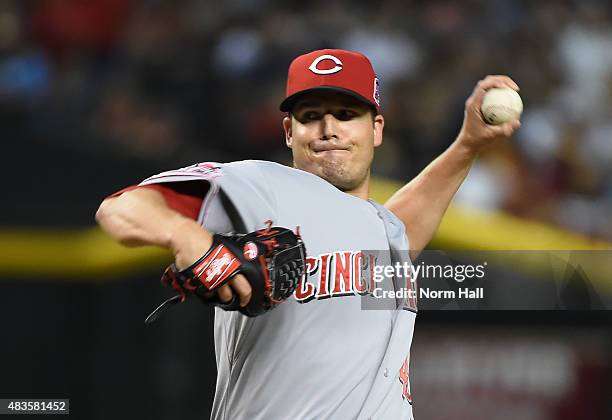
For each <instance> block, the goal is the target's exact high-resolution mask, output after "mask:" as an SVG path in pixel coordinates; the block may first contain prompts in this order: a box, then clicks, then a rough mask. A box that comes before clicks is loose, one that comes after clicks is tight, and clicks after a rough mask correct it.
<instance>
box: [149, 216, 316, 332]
mask: <svg viewBox="0 0 612 420" xmlns="http://www.w3.org/2000/svg"><path fill="white" fill-rule="evenodd" d="M305 268H306V248H305V246H304V242H303V241H302V239H301V237H300V235H299V232H298V233H294V232H293V231H291V230H290V229H287V228H283V227H278V226H271V223H269V225H268V227H267V228H265V229H260V230H257V231H255V232H251V233H248V234H224V235H221V234H215V235H213V243H212V245H211V247H210V249H209V250H208V251H207V252H206V253H205V254H204V255H203V256H202V257H201V258H200V259H198V260H197V261H196V262H194V263H193V264H191V265H190V266H189V267H187V268H185V269H183V270H179V269H178V268H177V267H176V266H175V265H174V264H171V265H170V266H169V267H168V268H166V271H165V272H164V275H163V276H162V279H161V281H162V284H164V285H165V286H170V287H172V288H174V289H175V290H176V291H178V292H179V294H178V295H176V296H174V297H172V298H170V299H168V300H166V301H165V302H163V303H162V304H161V305H160V306H159V307H158V308H157V309H155V310H154V311H153V312H152V313H151V314H150V315H149V316H148V317H147V319H146V320H145V322H146V323H151V322H153V321H155V320H156V319H157V318H158V317H159V315H160V313H161V312H162V311H163V310H164V308H166V307H167V306H168V305H170V304H175V303H181V302H184V301H185V299H186V298H187V297H189V296H192V295H195V296H198V297H199V298H200V299H201V300H202V301H203V302H205V303H209V304H214V305H217V306H219V307H221V308H222V309H225V310H228V311H240V312H241V313H243V314H244V315H247V316H250V317H254V316H258V315H261V314H263V313H265V312H267V311H269V310H271V309H272V308H274V307H275V306H276V305H277V304H279V303H281V302H283V301H284V300H286V299H287V298H289V297H290V296H291V295H292V294H293V292H294V291H295V288H296V287H297V285H298V282H299V281H300V279H301V278H302V276H303V275H304V272H305ZM239 273H240V274H243V275H244V276H245V277H246V279H247V280H248V281H249V283H250V285H251V289H252V295H251V300H250V301H249V303H248V304H247V305H246V306H245V307H240V305H239V299H238V295H237V294H236V293H234V297H233V299H232V301H231V302H229V303H225V304H224V303H221V302H220V301H219V300H218V298H217V294H216V293H213V294H212V296H213V297H211V293H210V292H214V291H215V290H216V289H218V288H219V287H221V286H223V285H224V284H225V283H227V282H228V281H230V280H231V279H232V278H233V277H234V276H235V275H236V274H239Z"/></svg>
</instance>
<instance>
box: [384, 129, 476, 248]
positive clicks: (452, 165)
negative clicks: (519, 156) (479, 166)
mask: <svg viewBox="0 0 612 420" xmlns="http://www.w3.org/2000/svg"><path fill="white" fill-rule="evenodd" d="M476 156H477V155H476V153H475V152H474V151H473V150H471V149H469V148H467V147H465V146H463V145H462V143H461V142H459V141H455V142H454V143H453V144H452V145H451V146H450V147H449V148H448V149H447V150H446V151H445V152H444V153H442V154H441V155H440V156H438V157H437V158H436V159H435V160H434V161H433V162H431V163H430V164H429V165H428V166H427V167H426V168H425V169H424V170H423V171H422V172H421V173H420V174H419V175H418V176H417V177H415V178H414V179H413V180H412V181H410V182H409V183H408V184H406V185H405V186H404V187H402V188H401V189H400V190H398V191H397V192H396V193H395V194H394V195H393V196H392V197H391V198H390V199H389V200H388V201H387V202H386V203H385V206H386V207H387V208H388V209H389V210H391V211H392V212H393V213H394V214H395V215H396V216H397V217H398V218H399V219H400V220H402V222H404V225H405V226H406V232H407V234H408V238H409V240H410V249H411V256H412V257H413V258H414V257H416V256H417V255H418V254H419V253H420V251H421V250H422V249H423V248H425V246H426V245H427V244H428V243H429V241H430V240H431V238H433V236H434V234H435V233H436V230H437V229H438V226H439V225H440V222H441V221H442V217H443V216H444V213H445V212H446V209H447V208H448V206H449V204H450V202H451V200H452V199H453V197H454V195H455V193H456V192H457V190H458V189H459V187H460V186H461V183H462V182H463V180H464V179H465V177H466V176H467V174H468V172H469V170H470V167H471V166H472V163H473V162H474V160H475V159H476Z"/></svg>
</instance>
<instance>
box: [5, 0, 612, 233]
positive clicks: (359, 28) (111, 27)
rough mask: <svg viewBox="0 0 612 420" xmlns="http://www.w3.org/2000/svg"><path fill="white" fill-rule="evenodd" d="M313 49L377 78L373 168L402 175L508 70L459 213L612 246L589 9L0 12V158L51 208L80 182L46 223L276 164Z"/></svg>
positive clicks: (325, 3)
mask: <svg viewBox="0 0 612 420" xmlns="http://www.w3.org/2000/svg"><path fill="white" fill-rule="evenodd" d="M328 47H338V48H346V49H352V50H357V51H360V52H363V53H364V54H366V55H368V56H369V57H370V59H371V60H372V62H373V64H374V67H375V69H376V70H377V73H378V76H379V79H380V81H381V99H382V106H383V114H384V115H385V118H386V126H385V143H384V145H383V147H382V148H381V149H379V151H378V154H377V157H376V161H375V166H374V173H375V174H378V175H382V176H387V177H392V178H395V179H398V180H409V179H410V178H411V177H413V176H414V175H416V174H417V173H418V172H419V171H420V170H421V169H423V168H424V166H425V165H426V164H427V163H428V162H430V161H431V160H432V159H433V158H434V157H435V156H436V155H438V154H439V153H440V152H442V151H443V150H444V149H445V148H446V147H448V145H449V144H450V143H451V142H452V141H453V140H454V138H455V137H456V135H457V133H458V130H459V128H460V126H461V122H462V119H463V106H464V102H465V100H466V98H467V97H468V96H469V94H470V93H471V90H472V89H473V86H474V85H475V83H476V82H477V81H478V80H479V79H480V78H482V77H484V76H485V75H486V74H508V75H510V76H511V77H512V78H513V79H514V80H515V81H516V82H517V83H518V84H519V85H520V86H521V96H522V98H523V101H524V103H525V112H524V115H523V119H522V122H523V125H522V127H521V129H520V130H519V132H518V134H517V135H516V136H515V138H514V139H513V140H512V141H511V142H509V143H507V144H504V145H501V146H499V147H496V148H493V149H491V150H490V151H488V152H486V153H485V154H484V155H483V156H482V158H481V159H480V160H479V162H478V163H477V164H476V165H475V167H474V168H473V171H472V173H471V174H470V176H469V177H468V180H467V181H466V183H465V184H464V186H463V187H462V189H461V190H460V193H459V195H458V197H457V202H459V203H461V204H464V205H468V206H475V207H479V208H486V209H500V210H503V211H507V212H510V213H511V214H515V215H518V216H521V217H526V218H530V219H535V220H541V221H545V222H551V223H555V224H558V225H560V226H563V227H565V228H568V229H571V230H574V231H577V232H580V233H584V234H587V235H590V236H593V237H597V238H604V239H612V223H611V222H610V220H611V219H612V217H611V216H612V165H610V163H611V162H612V6H611V5H610V3H609V2H607V1H604V0H602V1H593V0H587V1H579V0H575V1H553V0H541V1H537V2H532V1H527V0H523V1H517V0H488V1H484V0H467V1H460V2H458V1H450V0H446V1H444V0H432V1H404V0H386V1H380V0H363V1H357V0H312V1H309V2H301V1H297V0H282V1H272V0H224V1H220V2H216V1H198V0H165V1H163V0H4V1H3V2H2V3H0V121H2V124H3V132H4V133H5V134H4V136H3V137H4V139H5V141H4V142H3V144H7V147H8V149H7V150H9V152H7V153H6V156H14V155H15V154H19V156H18V157H15V158H11V159H10V160H11V161H12V162H11V163H12V164H13V165H14V167H15V168H16V167H17V164H16V162H17V163H19V165H20V166H23V165H25V164H27V163H31V162H34V163H32V164H33V165H34V164H35V165H36V166H37V168H39V171H38V172H37V173H39V174H43V175H41V176H45V175H44V174H47V175H48V177H46V176H45V179H42V180H41V179H40V177H38V178H36V179H34V178H32V179H30V180H29V181H22V182H21V183H17V184H18V185H20V187H19V188H17V187H15V190H17V189H19V190H20V191H21V196H22V197H26V196H28V197H29V196H33V195H35V196H36V197H35V199H36V200H39V201H40V200H42V199H44V200H45V201H46V202H51V201H53V197H56V195H55V193H52V192H50V191H49V190H52V191H57V190H58V189H59V190H63V189H66V188H68V189H70V186H69V184H72V183H74V184H76V185H80V186H81V187H79V188H77V187H74V188H73V189H71V191H74V193H71V194H70V195H66V197H68V198H66V200H70V199H71V200H72V201H69V202H68V203H66V202H64V204H63V205H62V206H60V205H58V206H57V208H58V210H57V211H56V213H57V214H60V213H61V211H60V210H59V209H61V208H64V209H65V206H66V205H73V204H75V203H77V202H78V201H79V199H78V197H77V196H78V195H79V194H82V193H83V192H82V191H84V190H88V191H92V190H93V191H96V194H98V195H102V196H103V195H105V194H108V193H110V192H112V191H111V189H112V188H115V187H120V186H121V185H122V184H125V183H126V181H127V182H130V181H136V180H139V179H141V178H143V177H146V176H147V175H149V174H150V173H151V172H156V171H161V170H165V169H168V168H171V167H175V166H177V165H186V164H189V163H193V162H197V161H204V160H215V161H229V160H236V159H247V158H258V159H269V160H276V161H280V162H284V163H289V162H290V159H291V158H290V153H289V151H288V150H287V149H286V147H285V146H284V141H283V140H284V136H283V132H282V128H281V125H280V121H281V118H282V114H281V113H280V111H279V110H278V104H279V103H280V101H281V99H282V98H283V94H284V83H285V77H286V70H287V67H288V65H289V63H290V61H291V60H292V58H294V57H295V56H296V55H298V54H301V53H304V52H306V51H308V50H311V49H317V48H328ZM19 145H22V146H19ZM11 147H13V148H14V149H13V150H14V153H13V154H11V153H10V150H11V149H10V148H11ZM20 147H21V148H20ZM35 154H38V155H39V156H38V157H35V156H34V155H35ZM68 156H72V157H71V158H70V159H69V158H68ZM93 162H99V164H98V165H97V166H95V165H94V163H93ZM46 165H47V166H48V167H46ZM74 168H78V169H74ZM66 171H67V172H66ZM62 173H68V174H70V175H69V176H68V175H66V176H64V177H62V176H61V174H62ZM109 178H112V179H113V180H114V181H113V182H110V183H106V184H105V183H104V182H103V180H105V179H109ZM45 183H47V184H48V183H53V184H54V185H53V187H50V186H46V185H45ZM41 185H45V188H43V189H44V190H47V191H40V192H38V193H36V194H32V193H31V192H28V193H24V192H23V191H24V190H27V189H28V188H34V189H37V190H40V189H41V188H40V187H41ZM15 194H18V192H15ZM41 197H44V198H41ZM98 198H99V197H95V199H96V200H97V199H98ZM24 199H25V198H24ZM49 212H50V213H51V214H54V212H53V211H51V210H49ZM62 214H63V213H62ZM37 215H38V213H37ZM90 216H91V214H89V215H88V217H90ZM66 223H68V221H66Z"/></svg>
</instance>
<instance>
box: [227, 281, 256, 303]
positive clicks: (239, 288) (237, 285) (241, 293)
mask: <svg viewBox="0 0 612 420" xmlns="http://www.w3.org/2000/svg"><path fill="white" fill-rule="evenodd" d="M230 285H231V286H232V289H234V292H236V293H238V297H239V298H240V306H242V307H245V306H246V305H248V303H249V301H250V300H251V295H252V294H253V289H252V288H251V284H250V283H249V281H248V280H247V279H246V277H244V276H243V275H242V274H238V275H237V276H236V277H234V278H233V279H232V281H230Z"/></svg>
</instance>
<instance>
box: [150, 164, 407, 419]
mask: <svg viewBox="0 0 612 420" xmlns="http://www.w3.org/2000/svg"><path fill="white" fill-rule="evenodd" d="M190 180H203V181H205V182H207V183H209V185H210V188H209V191H208V193H207V196H206V198H205V200H204V203H203V205H202V208H201V210H200V215H199V221H200V223H201V224H202V225H203V226H204V227H205V228H206V229H208V230H209V231H211V232H228V231H231V230H235V229H236V223H237V222H236V221H235V220H233V219H235V218H236V213H237V215H238V216H239V219H240V221H239V223H240V224H241V225H242V229H245V230H246V231H252V230H255V229H260V228H263V227H265V222H266V220H272V221H273V223H274V225H278V226H285V227H288V228H295V227H296V226H299V228H300V232H301V235H302V238H303V239H304V242H305V244H306V248H307V253H308V258H307V276H306V277H305V278H304V279H303V281H302V282H301V283H300V285H299V286H298V288H297V290H296V291H295V293H294V296H293V297H292V298H291V299H289V300H288V301H287V302H285V303H283V304H281V305H279V306H278V307H277V308H275V309H274V310H272V311H270V312H268V313H266V314H264V315H262V316H259V317H257V318H248V317H246V316H244V315H242V314H240V313H239V312H227V311H223V310H221V309H218V308H217V310H216V313H215V350H216V359H217V368H218V377H217V387H216V392H215V399H214V404H213V411H212V418H213V419H249V420H253V419H407V420H410V419H412V399H411V396H410V384H409V380H408V363H409V353H410V344H411V342H412V335H413V330H414V321H415V317H416V303H415V302H414V301H413V300H410V302H407V301H405V302H404V303H403V304H402V305H400V307H399V308H397V307H396V305H392V306H389V305H386V306H385V305H382V306H379V307H373V309H371V310H365V309H364V307H363V299H364V295H367V294H368V290H367V287H366V285H365V281H364V280H363V279H362V278H360V277H361V276H360V274H359V273H360V268H359V266H360V263H362V262H363V261H362V259H363V258H365V257H364V256H363V255H364V254H363V253H362V252H361V251H362V250H388V251H390V252H389V253H388V254H389V255H390V258H391V260H392V261H391V262H401V263H403V262H405V261H408V262H409V260H408V253H407V250H408V243H407V239H406V235H405V229H404V225H403V224H402V223H401V221H400V220H399V219H397V217H395V216H394V215H393V214H392V213H391V212H389V211H388V210H387V209H386V208H384V207H383V206H381V205H379V204H376V203H374V202H373V201H369V200H368V201H366V200H362V199H360V198H356V197H354V196H352V195H349V194H346V193H343V192H341V191H339V190H338V189H337V188H335V187H334V186H333V185H331V184H329V183H328V182H327V181H325V180H323V179H321V178H319V177H317V176H315V175H313V174H310V173H308V172H304V171H301V170H298V169H293V168H289V167H286V166H283V165H280V164H276V163H272V162H264V161H242V162H233V163H228V164H219V163H201V164H197V165H193V166H190V167H187V168H183V169H179V170H176V171H168V172H164V173H162V174H159V175H156V176H153V177H151V178H149V179H147V180H145V181H143V183H142V184H150V183H161V182H180V181H190ZM228 199H229V200H228ZM228 201H229V203H230V204H229V206H230V207H232V209H231V211H230V210H228Z"/></svg>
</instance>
